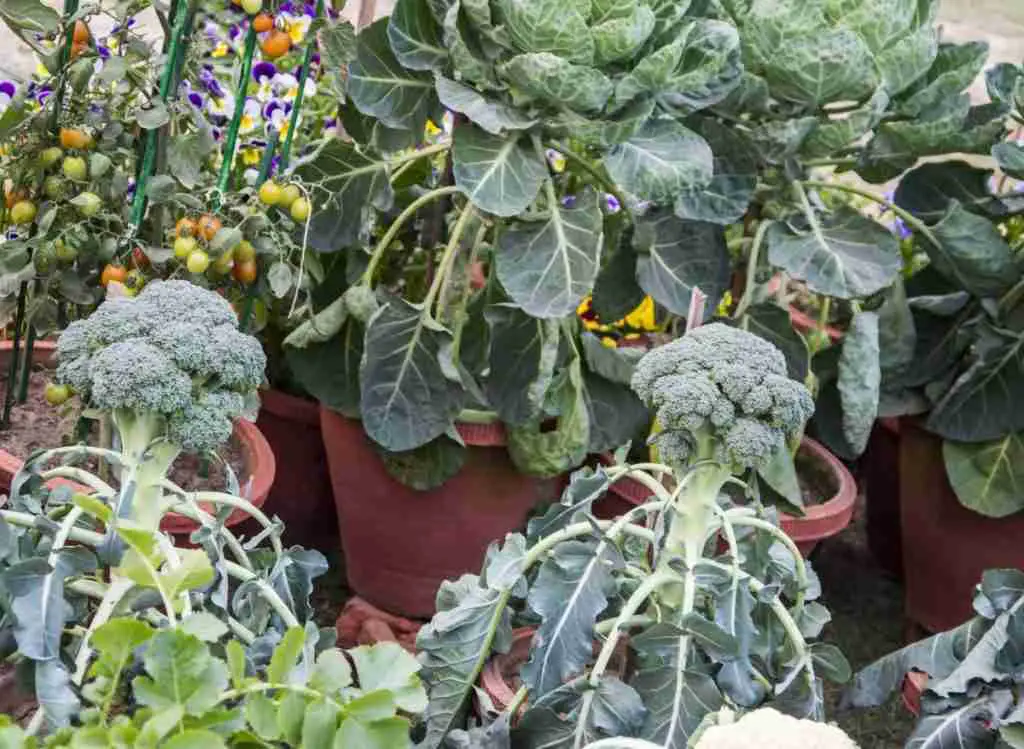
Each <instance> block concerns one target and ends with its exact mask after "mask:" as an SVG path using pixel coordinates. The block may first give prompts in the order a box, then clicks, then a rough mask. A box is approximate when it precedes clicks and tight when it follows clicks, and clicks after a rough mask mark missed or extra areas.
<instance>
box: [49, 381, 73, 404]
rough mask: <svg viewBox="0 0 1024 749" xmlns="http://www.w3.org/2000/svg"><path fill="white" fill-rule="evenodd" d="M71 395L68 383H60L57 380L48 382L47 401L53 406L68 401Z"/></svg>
mask: <svg viewBox="0 0 1024 749" xmlns="http://www.w3.org/2000/svg"><path fill="white" fill-rule="evenodd" d="M70 397H71V388H69V387H68V386H67V385H58V384H57V383H56V382H49V383H47V384H46V402H47V403H49V404H50V405H51V406H59V405H60V404H62V403H65V402H67V399H68V398H70Z"/></svg>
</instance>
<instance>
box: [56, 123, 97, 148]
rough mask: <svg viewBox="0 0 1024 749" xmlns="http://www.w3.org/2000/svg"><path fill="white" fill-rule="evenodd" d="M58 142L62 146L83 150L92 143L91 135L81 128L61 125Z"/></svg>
mask: <svg viewBox="0 0 1024 749" xmlns="http://www.w3.org/2000/svg"><path fill="white" fill-rule="evenodd" d="M60 144H61V145H62V146H63V147H64V148H78V149H81V150H84V149H86V148H88V147H89V146H91V145H92V136H91V135H89V134H88V133H86V132H84V131H82V130H76V129H74V128H67V127H62V128H61V129H60Z"/></svg>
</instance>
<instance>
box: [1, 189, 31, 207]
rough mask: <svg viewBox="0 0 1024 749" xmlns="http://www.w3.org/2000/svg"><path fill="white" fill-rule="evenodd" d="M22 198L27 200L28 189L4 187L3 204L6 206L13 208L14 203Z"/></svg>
mask: <svg viewBox="0 0 1024 749" xmlns="http://www.w3.org/2000/svg"><path fill="white" fill-rule="evenodd" d="M23 200H28V190H26V189H25V188H24V187H19V188H17V189H15V190H8V189H6V188H5V189H4V205H6V206H7V207H8V208H13V207H14V204H15V203H20V202H21V201H23Z"/></svg>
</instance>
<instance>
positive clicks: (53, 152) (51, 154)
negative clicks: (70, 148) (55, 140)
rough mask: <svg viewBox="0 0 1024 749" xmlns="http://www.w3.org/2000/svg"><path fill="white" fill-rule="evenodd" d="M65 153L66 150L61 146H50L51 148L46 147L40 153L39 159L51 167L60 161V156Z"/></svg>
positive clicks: (44, 164)
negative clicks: (61, 148)
mask: <svg viewBox="0 0 1024 749" xmlns="http://www.w3.org/2000/svg"><path fill="white" fill-rule="evenodd" d="M63 155H64V152H63V151H62V150H60V148H58V147H57V146H50V147H49V148H47V149H44V150H43V152H42V153H41V154H39V161H41V162H42V164H43V166H44V167H50V166H53V165H54V164H56V163H57V162H58V161H60V158H61V156H63Z"/></svg>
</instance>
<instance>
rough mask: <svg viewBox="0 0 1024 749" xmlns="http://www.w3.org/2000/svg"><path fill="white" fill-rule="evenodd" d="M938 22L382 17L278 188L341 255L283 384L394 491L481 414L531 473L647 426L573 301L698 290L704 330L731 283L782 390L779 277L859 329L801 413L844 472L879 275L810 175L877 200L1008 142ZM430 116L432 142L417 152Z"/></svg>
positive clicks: (551, 10)
mask: <svg viewBox="0 0 1024 749" xmlns="http://www.w3.org/2000/svg"><path fill="white" fill-rule="evenodd" d="M934 12H935V3H934V2H928V1H927V0H921V1H920V2H919V1H918V0H872V1H871V2H857V3H854V2H849V3H847V2H842V1H841V0H814V1H813V2H797V1H796V0H792V1H784V2H777V1H776V2H768V1H766V0H760V1H754V0H731V1H729V2H724V1H723V2H694V3H689V2H663V1H662V0H573V1H572V2H569V3H560V2H554V1H552V0H486V1H484V0H473V1H471V2H470V1H462V0H459V1H457V2H456V1H454V0H453V1H450V2H449V1H447V0H437V1H433V2H415V1H414V0H400V2H398V3H397V5H396V7H395V10H394V13H393V14H392V16H391V17H390V18H389V19H382V20H380V21H377V22H376V23H375V24H373V25H371V26H369V27H367V28H366V29H364V30H363V31H362V32H361V33H360V34H359V35H358V37H357V39H356V41H355V44H354V46H352V47H344V45H339V50H337V52H338V55H337V59H344V60H346V61H347V64H348V78H347V81H346V87H345V88H346V95H347V97H348V100H347V102H346V106H345V108H344V112H343V115H342V122H343V124H344V126H345V128H346V131H347V132H348V133H349V134H350V135H351V137H352V141H351V142H346V141H343V140H337V139H331V140H328V141H326V142H325V143H324V144H323V145H322V146H321V147H320V148H319V149H318V150H317V151H316V152H315V153H314V154H312V155H310V156H309V157H308V158H306V159H305V160H304V161H303V162H302V163H301V164H300V165H299V166H298V167H297V169H296V174H297V175H298V176H300V177H301V178H302V179H303V180H305V181H306V183H307V184H308V185H309V186H310V188H311V190H312V191H313V195H314V204H315V205H314V208H315V211H314V215H313V218H312V221H311V225H310V231H309V242H310V246H311V247H312V248H314V249H315V250H316V251H318V252H320V253H325V254H326V255H331V254H340V255H341V256H342V257H341V258H335V259H334V260H328V261H325V265H327V266H329V267H330V268H333V270H330V272H329V276H328V277H327V278H325V281H324V284H323V285H322V287H321V290H320V291H319V292H318V293H316V294H312V295H311V297H310V300H309V303H308V304H307V305H305V306H304V307H303V312H304V313H308V314H309V316H310V319H309V320H307V322H306V324H304V325H303V326H302V327H301V328H300V329H299V330H297V331H296V332H295V333H294V334H293V336H292V337H291V339H290V341H289V343H290V344H291V352H292V353H291V363H292V365H293V367H294V369H295V370H296V372H297V375H298V379H299V380H300V381H302V382H303V384H304V385H305V386H306V387H307V388H308V389H309V390H310V392H311V393H313V394H314V395H315V396H317V397H318V398H319V399H320V400H321V401H323V402H324V403H325V404H327V405H328V406H329V407H331V408H334V409H336V410H338V411H340V412H342V413H344V414H346V415H349V416H354V417H360V418H362V420H363V424H364V426H365V429H366V431H367V434H368V435H369V437H370V438H371V439H372V440H373V441H374V442H375V443H376V444H377V445H378V446H380V448H381V449H382V451H383V453H384V454H385V456H386V459H387V460H388V462H389V465H391V466H392V467H393V468H394V469H395V470H396V471H397V472H398V473H401V474H403V476H404V478H405V479H406V480H411V481H413V482H414V483H416V484H417V485H420V486H423V487H427V486H431V485H435V484H436V483H438V482H440V481H442V480H444V478H446V477H447V476H448V475H451V473H453V472H454V471H455V470H457V468H458V466H459V465H460V461H461V454H462V453H461V450H462V448H461V445H460V443H459V438H458V434H457V433H456V432H455V430H454V429H453V423H454V422H455V421H456V420H457V419H458V418H463V419H464V418H481V417H480V416H479V415H480V414H481V413H489V414H496V416H497V418H499V419H500V420H501V421H502V422H503V423H504V424H505V426H506V427H507V432H508V434H509V443H510V448H511V452H512V455H513V458H514V459H515V460H516V462H517V464H518V465H519V466H520V467H521V468H522V469H523V470H526V471H528V472H531V473H537V474H541V475H550V474H552V473H557V472H560V471H564V470H566V469H567V468H570V467H572V466H574V465H577V464H578V463H579V460H580V458H581V457H582V455H583V454H585V453H586V452H587V451H588V450H589V451H602V450H607V449H609V448H612V447H615V446H617V445H621V444H623V443H624V442H626V441H628V440H629V439H630V438H632V437H633V436H634V435H635V434H636V433H637V432H642V431H643V427H644V425H645V423H646V418H645V416H644V411H643V409H642V408H640V407H639V406H638V403H637V401H636V399H635V398H634V397H633V396H632V395H631V393H630V391H629V389H628V387H626V383H627V382H628V379H629V375H630V371H631V369H632V366H633V364H634V363H635V359H636V356H634V355H633V354H631V353H630V352H623V351H608V350H602V347H601V346H600V345H596V346H595V345H593V344H594V343H595V341H594V340H591V339H590V338H589V337H588V336H586V335H581V333H580V331H579V326H578V325H577V323H576V322H575V320H574V312H575V310H576V309H577V307H578V306H579V304H580V303H581V302H582V301H583V300H584V299H586V298H587V297H588V296H592V309H593V310H594V311H595V312H596V314H598V315H599V316H600V318H601V319H603V320H606V321H613V320H618V319H620V318H622V317H624V316H625V315H626V314H627V313H629V312H630V311H631V310H632V309H634V308H636V307H637V305H638V304H640V303H641V302H642V301H643V300H644V298H645V296H650V297H651V298H652V299H653V300H654V302H655V303H656V304H657V306H658V308H659V310H660V314H661V317H662V318H666V317H669V318H678V319H682V318H684V317H685V316H687V315H688V314H689V311H690V303H691V300H692V298H693V290H694V289H695V288H699V289H700V290H701V292H703V294H704V295H705V296H706V297H707V299H708V306H707V307H706V308H705V309H704V310H703V311H702V314H703V313H707V312H709V311H710V310H712V309H715V307H716V306H717V305H718V304H719V302H720V300H721V299H722V297H723V295H724V292H725V291H726V289H728V288H729V287H730V286H731V284H732V282H733V275H734V266H736V265H739V266H740V267H742V268H746V269H747V273H746V276H747V279H748V286H747V289H746V292H745V293H743V294H742V295H741V298H740V299H739V300H738V303H737V309H736V310H735V313H736V316H737V317H738V318H741V319H742V320H743V321H744V324H745V325H747V326H748V327H752V328H753V329H756V330H759V331H761V332H763V333H765V334H767V335H771V336H773V337H774V338H776V339H777V340H778V341H779V342H780V344H782V345H783V346H784V347H785V348H786V349H787V351H788V352H789V355H790V359H791V366H792V371H793V373H795V374H799V375H800V376H801V377H804V376H806V375H807V373H808V371H809V368H811V367H810V364H811V362H809V361H808V353H807V350H806V348H805V346H804V343H803V341H802V340H801V339H800V338H799V337H798V336H796V335H795V333H793V331H792V330H791V329H790V326H789V324H788V319H787V318H786V316H785V314H784V310H780V309H777V308H776V307H775V306H773V305H771V304H762V303H760V302H761V300H762V297H763V296H764V295H763V293H762V292H761V282H763V281H766V280H767V279H768V278H770V277H772V276H773V275H776V274H778V273H780V272H781V273H785V274H786V275H787V276H789V277H791V278H793V279H796V280H799V281H801V282H803V283H804V284H805V285H806V287H807V288H808V289H809V291H810V292H812V293H814V294H816V295H820V296H822V297H823V298H827V299H829V300H835V303H836V305H837V306H839V305H842V306H844V307H848V308H850V309H857V310H861V309H863V310H864V311H865V312H866V315H865V317H863V318H862V320H861V322H859V323H858V325H857V331H858V334H857V335H855V336H851V337H850V340H851V343H850V345H849V349H848V350H847V352H846V353H845V356H844V358H845V359H846V360H847V363H845V364H843V368H844V369H846V370H847V371H852V370H853V369H855V370H857V371H858V372H861V373H864V374H866V375H867V378H866V380H865V384H863V385H860V384H853V385H851V384H850V383H859V381H860V379H861V378H860V377H852V376H849V375H847V376H845V377H844V379H843V382H842V383H840V382H839V378H838V376H837V374H836V373H837V372H838V370H839V366H838V363H837V362H836V361H835V358H836V357H837V355H838V349H837V350H835V351H833V352H832V353H831V354H830V356H832V357H833V362H832V364H831V367H826V366H825V364H824V363H821V362H819V363H818V364H819V365H820V366H817V367H813V369H817V370H820V371H821V372H822V376H821V377H819V380H820V384H821V387H822V390H823V391H824V390H825V389H827V388H831V390H830V391H829V392H830V395H829V396H828V398H827V399H829V402H830V403H831V402H832V401H834V402H836V403H837V404H838V407H837V408H834V409H831V410H828V409H826V410H825V411H823V414H829V413H831V414H834V418H833V422H832V425H833V427H834V428H832V429H831V430H827V429H826V430H824V431H826V432H827V433H828V434H836V435H837V437H836V439H835V440H831V439H830V440H829V441H830V444H840V445H841V446H846V445H848V446H849V447H844V449H840V450H838V451H839V452H841V453H843V454H847V453H851V454H856V453H857V452H859V451H860V450H861V449H863V443H864V442H865V441H866V436H867V430H868V429H869V428H870V424H871V422H872V421H873V419H874V416H875V413H876V411H877V402H878V387H877V381H878V372H879V365H878V363H877V355H876V353H875V350H876V349H877V335H878V334H877V325H876V324H874V323H875V320H874V317H873V314H874V309H875V307H877V304H878V299H879V295H881V294H882V293H884V292H885V291H886V290H887V289H888V288H889V287H890V285H891V284H892V282H893V281H894V280H895V279H896V278H897V276H898V274H899V271H900V268H901V263H902V260H901V255H900V251H899V247H898V243H897V240H896V238H894V236H893V234H892V231H891V230H890V227H889V226H888V225H887V224H884V223H881V222H880V221H877V220H874V219H872V218H868V217H866V216H865V215H862V212H860V211H858V210H855V209H854V208H853V207H852V206H851V205H850V204H849V200H848V197H849V195H848V193H849V192H851V191H854V192H859V193H864V194H866V195H868V196H869V197H868V198H867V200H869V201H874V202H878V203H882V204H885V203H886V201H885V199H884V198H883V197H881V196H878V195H875V194H874V193H873V192H871V191H869V190H864V189H862V188H859V187H856V186H850V185H847V184H845V183H843V182H841V181H836V180H831V179H826V177H827V176H828V173H826V172H823V171H818V170H821V169H827V168H832V169H838V170H850V169H853V170H856V171H857V173H858V174H859V175H860V176H862V177H864V178H866V179H869V180H887V179H889V178H891V177H892V176H895V175H897V174H899V173H900V172H901V171H903V170H905V169H907V168H908V167H910V166H912V165H913V164H914V162H915V161H916V159H917V158H918V157H919V156H922V155H925V154H933V153H941V152H946V151H949V150H958V151H987V150H988V148H989V147H990V145H991V143H992V142H993V140H994V139H996V138H997V137H998V135H999V133H1000V132H1001V131H1002V129H1003V120H1002V116H1003V114H1005V112H1004V108H1003V107H1001V106H1000V105H993V106H987V107H970V105H969V102H968V100H967V94H966V93H964V91H965V89H966V87H967V85H968V84H969V83H970V81H971V80H972V79H973V78H974V77H975V75H976V74H977V72H978V71H979V70H980V68H981V65H982V64H983V62H984V57H985V53H986V50H985V46H984V45H982V44H969V45H948V44H940V43H939V41H938V38H937V30H936V28H935V25H934ZM446 112H447V113H449V114H450V115H451V117H452V120H453V126H452V128H451V132H450V134H449V133H448V132H442V133H440V134H439V135H435V136H432V137H431V138H430V140H429V142H428V143H424V135H423V133H424V127H425V125H426V126H427V129H428V130H433V128H430V127H429V125H430V123H434V124H437V123H439V122H441V121H442V118H443V115H444V113H446ZM417 146H418V148H417ZM912 219H913V217H911V220H912ZM730 248H731V249H730ZM476 265H481V266H482V267H483V269H484V271H485V280H486V283H485V284H484V287H483V288H482V289H476V290H474V287H473V285H472V284H470V283H469V282H468V280H467V279H468V276H469V273H468V272H467V270H468V269H470V268H472V267H474V266H476ZM830 303H831V302H830ZM854 339H856V341H854ZM597 343H599V342H597ZM473 414H475V415H476V416H475V417H474V416H473ZM426 455H433V456H435V458H437V459H436V460H433V461H432V462H430V461H428V462H427V463H424V462H423V461H413V460H410V459H414V458H416V457H417V456H418V457H420V458H422V457H424V456H426ZM413 464H415V465H418V466H420V467H421V468H422V467H423V466H425V465H432V466H433V467H434V468H435V469H436V470H430V471H423V470H416V471H414V472H410V471H408V470H407V467H408V466H409V465H413ZM440 466H446V468H444V469H443V470H441V469H440V468H439V467H440ZM413 474H414V475H413Z"/></svg>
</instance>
